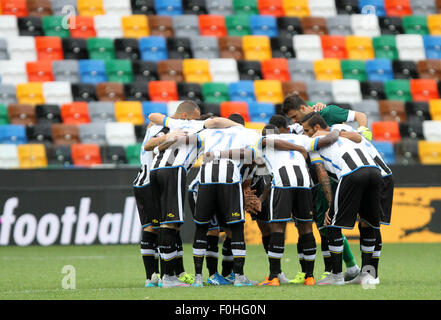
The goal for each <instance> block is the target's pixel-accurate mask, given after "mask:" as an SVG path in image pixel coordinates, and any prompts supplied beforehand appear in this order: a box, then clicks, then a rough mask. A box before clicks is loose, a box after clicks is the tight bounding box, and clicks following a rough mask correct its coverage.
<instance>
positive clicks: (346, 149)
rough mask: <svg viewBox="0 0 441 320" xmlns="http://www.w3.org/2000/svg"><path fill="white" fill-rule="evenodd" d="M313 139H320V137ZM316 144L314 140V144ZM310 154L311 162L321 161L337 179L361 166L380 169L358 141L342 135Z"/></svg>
mask: <svg viewBox="0 0 441 320" xmlns="http://www.w3.org/2000/svg"><path fill="white" fill-rule="evenodd" d="M315 139H320V137H316V138H315ZM315 139H314V140H315ZM316 141H318V140H316ZM316 145H317V143H316V142H315V143H314V146H316ZM314 149H315V148H314ZM310 156H311V161H312V163H315V162H317V161H321V162H323V164H324V166H325V168H326V171H328V173H330V176H335V177H336V179H337V180H340V179H341V178H343V177H344V176H346V175H348V174H351V173H352V172H354V171H356V170H358V169H360V168H363V167H375V168H377V169H380V168H379V167H378V166H377V164H376V163H375V161H374V160H373V159H372V158H371V156H370V155H369V153H368V152H367V151H366V150H364V149H363V148H362V147H360V145H359V144H358V143H355V142H353V141H351V140H349V139H346V138H342V137H340V138H338V140H337V141H336V142H334V143H333V144H331V145H329V146H327V147H324V148H320V150H318V151H317V150H315V151H312V152H310Z"/></svg>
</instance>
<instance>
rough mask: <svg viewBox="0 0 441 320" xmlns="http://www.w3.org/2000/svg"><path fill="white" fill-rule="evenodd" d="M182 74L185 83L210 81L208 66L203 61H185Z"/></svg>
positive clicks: (205, 61)
mask: <svg viewBox="0 0 441 320" xmlns="http://www.w3.org/2000/svg"><path fill="white" fill-rule="evenodd" d="M182 72H183V73H184V78H185V81H186V82H197V83H204V82H210V81H211V75H210V64H209V61H208V60H205V59H185V60H184V61H183V62H182Z"/></svg>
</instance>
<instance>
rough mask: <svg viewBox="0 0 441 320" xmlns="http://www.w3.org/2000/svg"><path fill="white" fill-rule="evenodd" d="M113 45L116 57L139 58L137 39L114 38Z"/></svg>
mask: <svg viewBox="0 0 441 320" xmlns="http://www.w3.org/2000/svg"><path fill="white" fill-rule="evenodd" d="M114 46H115V58H116V59H129V60H139V59H140V58H141V55H140V53H139V47H138V40H137V39H135V38H117V39H115V40H114Z"/></svg>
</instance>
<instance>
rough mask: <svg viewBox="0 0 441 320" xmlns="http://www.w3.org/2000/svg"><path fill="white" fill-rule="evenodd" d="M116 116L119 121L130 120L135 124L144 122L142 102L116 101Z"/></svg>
mask: <svg viewBox="0 0 441 320" xmlns="http://www.w3.org/2000/svg"><path fill="white" fill-rule="evenodd" d="M115 118H116V121H118V122H129V123H132V124H134V125H136V124H143V123H144V113H143V110H142V104H141V102H139V101H117V102H115Z"/></svg>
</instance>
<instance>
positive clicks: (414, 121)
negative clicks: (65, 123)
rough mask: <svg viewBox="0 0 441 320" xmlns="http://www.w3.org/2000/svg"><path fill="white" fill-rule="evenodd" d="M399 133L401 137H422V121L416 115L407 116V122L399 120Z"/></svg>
mask: <svg viewBox="0 0 441 320" xmlns="http://www.w3.org/2000/svg"><path fill="white" fill-rule="evenodd" d="M399 127H400V135H401V137H402V138H411V139H424V135H423V121H422V120H421V119H419V118H417V117H412V116H410V117H408V118H407V122H400V123H399Z"/></svg>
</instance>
